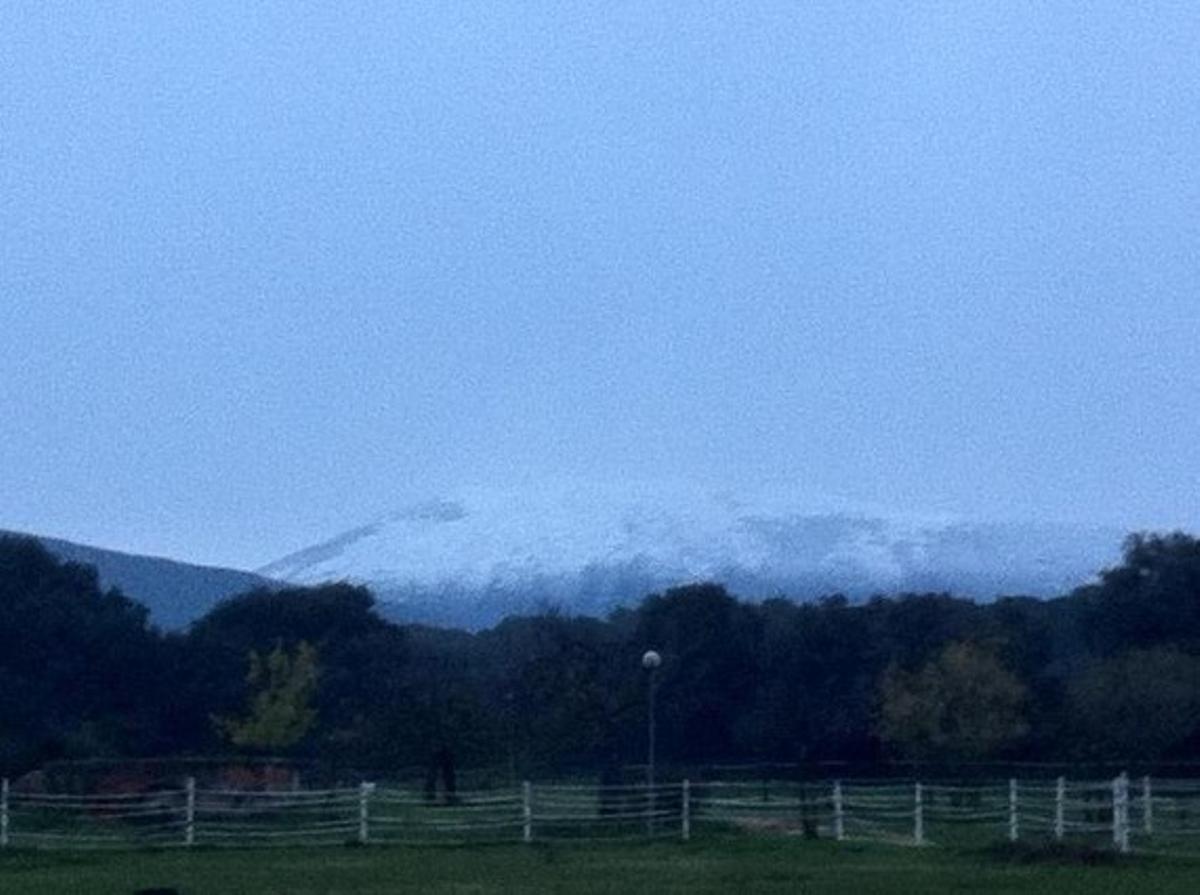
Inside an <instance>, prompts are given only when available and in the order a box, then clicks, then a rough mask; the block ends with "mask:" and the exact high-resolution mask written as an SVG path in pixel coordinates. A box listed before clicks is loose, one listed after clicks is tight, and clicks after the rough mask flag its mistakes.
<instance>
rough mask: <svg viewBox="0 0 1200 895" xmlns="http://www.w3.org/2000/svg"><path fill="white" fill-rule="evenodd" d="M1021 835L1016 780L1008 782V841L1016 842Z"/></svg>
mask: <svg viewBox="0 0 1200 895" xmlns="http://www.w3.org/2000/svg"><path fill="white" fill-rule="evenodd" d="M1020 835H1021V815H1020V812H1019V808H1018V802H1017V778H1016V777H1011V778H1009V781H1008V841H1009V842H1016V841H1017V839H1018V838H1019V837H1020Z"/></svg>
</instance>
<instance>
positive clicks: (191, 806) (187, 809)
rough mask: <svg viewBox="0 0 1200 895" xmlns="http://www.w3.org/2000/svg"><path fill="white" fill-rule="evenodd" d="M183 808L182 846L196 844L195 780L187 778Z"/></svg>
mask: <svg viewBox="0 0 1200 895" xmlns="http://www.w3.org/2000/svg"><path fill="white" fill-rule="evenodd" d="M185 787H186V788H185V796H184V807H183V844H184V845H188V846H191V845H195V844H196V778H195V777H188V778H187V783H186V785H185Z"/></svg>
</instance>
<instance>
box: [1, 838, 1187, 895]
mask: <svg viewBox="0 0 1200 895" xmlns="http://www.w3.org/2000/svg"><path fill="white" fill-rule="evenodd" d="M1198 886H1200V856H1194V855H1144V854H1141V855H1132V856H1116V855H1113V854H1111V853H1107V854H1103V853H1097V854H1095V855H1087V854H1067V855H1061V856H1056V855H1053V854H1048V853H1041V852H1037V851H1030V852H1017V853H1008V852H1005V851H1003V850H1001V851H999V852H987V851H979V850H962V849H951V848H914V847H911V846H908V847H906V846H889V845H882V844H877V843H849V842H847V843H836V842H824V841H817V842H813V841H805V840H803V839H801V838H798V837H795V836H786V835H779V836H762V835H755V836H748V835H730V836H712V837H706V838H705V839H703V840H697V841H693V842H690V843H682V842H645V843H640V842H633V843H587V844H584V843H560V844H554V845H548V844H534V845H531V846H527V845H520V844H503V845H490V846H457V847H449V846H442V847H438V846H424V847H391V846H367V847H328V848H311V849H304V848H297V847H285V848H277V849H246V850H239V849H226V850H217V849H208V848H195V849H189V850H184V849H175V850H128V851H127V850H116V851H94V852H36V851H26V850H21V849H16V850H12V851H9V852H7V853H4V854H0V892H3V893H4V895H35V893H36V895H47V893H51V895H57V893H64V895H71V893H87V895H129V893H132V892H136V891H138V890H139V889H148V888H155V887H157V888H173V889H176V890H177V891H178V892H179V893H180V895H202V893H213V895H217V893H220V895H333V893H364V895H385V893H386V895H393V893H404V892H413V893H416V892H420V893H445V895H468V893H470V895H485V893H534V892H537V893H562V895H574V893H579V895H585V893H629V892H665V893H680V895H683V893H687V895H699V893H713V895H716V893H722V895H724V893H736V895H753V893H788V895H798V893H799V895H827V893H828V895H834V893H847V892H850V893H854V895H874V893H913V895H936V893H942V892H945V893H951V892H954V893H959V892H971V893H991V892H996V893H1012V895H1017V893H1053V895H1076V893H1078V895H1108V893H1111V895H1118V893H1135V892H1153V893H1156V895H1175V893H1178V895H1192V893H1194V892H1195V891H1197V888H1198Z"/></svg>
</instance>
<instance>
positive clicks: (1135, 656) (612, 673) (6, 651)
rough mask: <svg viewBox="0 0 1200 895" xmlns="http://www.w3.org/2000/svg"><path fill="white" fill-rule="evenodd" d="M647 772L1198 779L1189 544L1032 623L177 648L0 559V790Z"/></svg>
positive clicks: (804, 614)
mask: <svg viewBox="0 0 1200 895" xmlns="http://www.w3.org/2000/svg"><path fill="white" fill-rule="evenodd" d="M648 648H653V649H656V650H658V651H659V652H660V653H661V654H662V656H663V660H664V661H663V664H662V667H661V669H660V670H659V672H658V675H659V679H658V683H659V686H658V707H659V712H658V720H659V728H658V729H659V749H660V756H661V758H662V760H663V761H664V763H672V764H677V765H701V764H709V763H721V762H743V761H763V762H781V763H783V762H786V763H794V762H805V761H821V760H842V761H861V762H873V761H882V760H887V759H891V758H914V759H925V760H947V761H949V760H954V761H980V760H1040V761H1072V760H1079V759H1097V760H1100V759H1112V760H1129V761H1138V762H1143V763H1153V762H1156V761H1171V760H1186V759H1190V758H1200V541H1197V540H1196V539H1193V538H1191V537H1188V536H1186V535H1182V534H1172V535H1162V536H1158V535H1154V536H1135V537H1133V538H1131V539H1130V540H1129V542H1128V543H1127V545H1126V552H1125V558H1124V561H1123V562H1122V563H1121V564H1120V565H1118V566H1117V567H1115V568H1112V569H1109V570H1106V571H1105V572H1103V573H1102V574H1101V576H1100V577H1099V579H1098V581H1097V582H1096V583H1095V584H1092V585H1089V586H1086V587H1083V588H1080V589H1078V590H1076V591H1075V592H1073V593H1071V594H1069V595H1066V596H1063V597H1061V598H1059V599H1053V600H1037V599H1032V598H1023V597H1009V598H1003V599H999V600H996V601H995V602H992V603H974V602H971V601H967V600H962V599H956V598H954V597H952V596H950V595H946V594H908V595H902V596H897V597H894V598H883V597H879V598H875V599H871V600H868V601H865V602H851V601H848V600H847V599H845V598H843V597H840V596H831V597H829V598H827V599H824V600H820V601H817V602H812V603H793V602H791V601H788V600H785V599H773V600H768V601H765V602H763V603H758V604H751V603H745V602H740V601H739V600H737V599H736V598H734V597H733V596H731V595H730V594H728V593H727V592H726V591H725V590H724V588H722V587H721V586H719V585H716V584H702V585H691V586H687V587H681V588H676V589H673V590H669V591H667V592H665V593H662V594H656V595H651V596H649V597H646V598H645V599H644V600H643V601H642V602H641V604H640V605H638V606H637V607H636V608H629V609H621V610H618V611H616V612H613V613H612V614H611V615H609V616H608V617H607V618H605V619H595V618H580V617H569V616H567V615H564V614H559V613H555V612H546V613H543V614H541V615H537V616H532V617H517V618H509V619H506V620H505V621H503V622H502V623H500V624H499V625H497V626H496V627H494V628H492V629H490V630H487V631H483V632H480V633H478V634H469V633H465V632H462V631H454V630H442V629H433V628H426V627H420V626H401V625H395V624H392V623H390V622H387V621H385V620H383V619H382V618H381V617H380V616H379V615H377V614H376V613H375V611H374V607H373V598H372V596H371V594H370V592H369V591H368V590H366V589H364V588H361V587H353V586H349V585H343V584H337V585H329V586H325V587H316V588H293V589H285V590H280V591H266V590H256V591H251V592H249V593H247V594H245V595H243V596H240V597H237V598H234V599H231V600H228V601H226V602H225V603H223V604H221V605H220V606H218V607H217V608H216V609H214V610H213V611H212V612H210V613H209V614H208V615H206V616H205V617H203V618H202V619H200V620H199V621H197V622H196V623H194V624H193V625H192V626H191V627H190V628H189V629H188V630H187V631H186V632H183V633H171V634H163V633H161V632H159V631H158V630H156V629H155V628H153V627H152V626H150V624H149V622H148V617H147V613H146V611H145V610H144V609H143V608H142V607H141V606H139V605H138V604H136V603H134V602H132V601H131V600H129V599H127V598H125V597H124V596H122V595H121V594H120V593H118V592H116V591H111V590H110V591H108V592H103V591H101V589H100V588H99V586H98V583H97V578H96V574H95V572H94V570H92V569H91V568H89V567H86V566H81V565H76V564H71V563H63V562H60V561H59V560H57V559H56V558H55V557H54V556H52V555H51V554H49V553H48V552H47V551H46V550H45V549H43V548H42V547H41V546H40V545H39V544H38V543H37V542H36V541H34V540H31V539H18V538H7V539H0V772H2V773H5V774H8V775H17V774H19V773H23V772H25V771H27V770H30V769H33V768H36V767H38V766H40V765H41V764H43V763H45V762H47V761H50V760H54V759H64V758H85V757H121V756H128V757H137V756H161V755H176V756H178V755H191V756H203V755H227V754H231V753H236V752H241V753H247V754H254V753H260V754H266V753H271V754H274V755H280V754H284V755H288V756H292V757H297V758H306V759H312V760H314V761H319V762H323V763H328V764H330V765H337V766H342V767H356V768H371V769H379V770H384V771H386V770H387V769H398V768H411V767H420V766H428V765H429V764H430V762H431V756H433V757H435V759H436V760H437V761H440V762H442V763H443V764H445V763H446V761H447V756H448V755H452V756H453V760H454V761H455V762H456V763H457V764H458V765H460V766H464V767H470V766H477V767H485V766H486V767H492V768H499V769H506V770H507V771H508V772H509V773H512V774H519V775H525V774H538V773H549V772H554V771H564V770H568V769H588V770H592V771H596V770H599V769H601V768H605V767H612V766H614V765H615V764H621V763H633V762H638V761H640V760H642V757H643V756H644V750H645V712H646V683H647V682H646V678H645V674H646V672H645V671H644V670H643V669H642V667H641V664H640V662H639V658H640V656H641V654H642V652H643V651H644V650H646V649H648Z"/></svg>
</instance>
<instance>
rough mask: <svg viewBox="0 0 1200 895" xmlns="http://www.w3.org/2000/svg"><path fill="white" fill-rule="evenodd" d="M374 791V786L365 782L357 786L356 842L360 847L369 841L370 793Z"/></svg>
mask: <svg viewBox="0 0 1200 895" xmlns="http://www.w3.org/2000/svg"><path fill="white" fill-rule="evenodd" d="M374 791H375V784H374V783H367V782H366V781H365V780H364V781H363V782H362V783H360V784H359V786H358V841H359V844H361V845H366V844H367V843H368V842H369V841H370V839H371V793H372V792H374Z"/></svg>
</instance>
